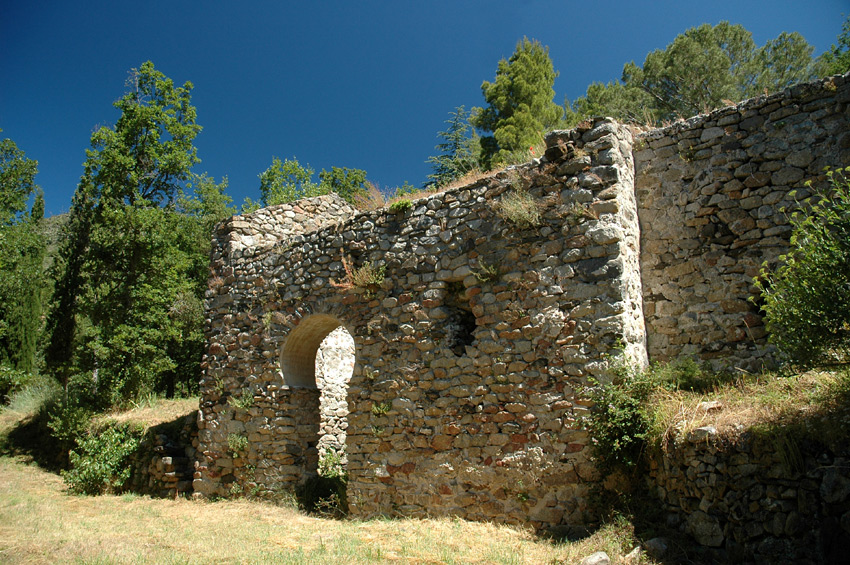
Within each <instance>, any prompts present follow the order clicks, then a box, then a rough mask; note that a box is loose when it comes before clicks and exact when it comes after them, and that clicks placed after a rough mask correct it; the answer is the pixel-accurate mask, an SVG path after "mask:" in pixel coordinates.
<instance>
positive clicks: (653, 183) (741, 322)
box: [634, 76, 850, 370]
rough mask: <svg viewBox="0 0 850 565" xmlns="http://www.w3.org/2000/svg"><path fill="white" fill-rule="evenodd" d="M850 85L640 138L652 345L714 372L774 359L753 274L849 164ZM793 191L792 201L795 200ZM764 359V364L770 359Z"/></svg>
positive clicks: (818, 87)
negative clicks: (830, 177)
mask: <svg viewBox="0 0 850 565" xmlns="http://www.w3.org/2000/svg"><path fill="white" fill-rule="evenodd" d="M848 103H850V77H848V76H836V77H831V78H827V79H823V80H820V81H816V82H814V83H807V84H801V85H798V86H794V87H792V88H790V89H788V90H785V91H783V92H780V93H777V94H773V95H771V96H761V97H758V98H754V99H752V100H749V101H746V102H743V103H741V104H740V105H738V106H730V107H728V108H722V109H720V110H716V111H714V112H712V113H710V114H708V115H702V116H697V117H694V118H691V119H690V120H687V121H685V122H681V123H677V124H674V125H672V126H670V127H667V128H664V129H660V130H655V131H651V132H648V133H644V134H642V135H640V136H638V138H637V140H636V142H635V154H634V155H635V169H636V177H635V189H636V193H637V201H638V215H639V216H640V231H641V264H640V270H641V277H642V281H643V302H644V315H645V316H646V333H647V347H648V351H649V356H650V357H651V358H652V359H653V360H657V361H664V360H669V359H673V358H676V357H678V356H683V355H684V356H694V357H697V358H699V359H702V360H705V361H710V362H711V363H712V365H714V367H715V368H716V369H721V368H728V367H730V366H733V365H734V366H739V367H743V368H746V369H749V370H758V369H759V368H760V367H761V366H762V364H763V362H765V361H767V362H769V352H770V350H769V348H768V347H767V346H766V344H767V340H766V333H765V329H764V325H763V323H762V320H761V316H760V315H759V307H758V305H757V304H754V303H752V302H750V301H749V299H750V297H752V296H756V295H757V294H758V291H757V289H756V288H755V287H754V286H753V283H752V281H753V277H755V276H757V275H758V274H759V268H760V267H761V265H762V263H763V262H764V261H767V262H769V263H774V262H775V261H776V259H777V257H778V256H779V255H780V254H781V253H784V252H785V251H786V250H787V249H788V239H789V236H790V232H791V226H790V224H789V216H790V212H791V210H792V209H793V208H794V207H795V206H796V205H797V201H798V200H803V199H805V198H806V196H808V195H809V194H810V191H809V190H808V189H807V188H806V186H805V184H806V182H808V181H812V182H813V183H814V184H815V185H816V186H823V185H824V181H825V176H824V170H823V169H824V167H827V166H829V167H840V166H846V165H848V164H850V115H848V111H847V108H848ZM792 191H796V194H792ZM766 355H768V357H767V358H765V356H766Z"/></svg>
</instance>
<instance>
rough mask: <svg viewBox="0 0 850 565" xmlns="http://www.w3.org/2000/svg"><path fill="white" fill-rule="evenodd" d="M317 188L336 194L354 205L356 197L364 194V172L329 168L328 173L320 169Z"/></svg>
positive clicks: (344, 168) (345, 168)
mask: <svg viewBox="0 0 850 565" xmlns="http://www.w3.org/2000/svg"><path fill="white" fill-rule="evenodd" d="M319 186H320V187H321V188H323V189H325V190H327V191H328V192H336V193H337V194H339V195H340V196H342V197H343V198H344V199H345V200H346V201H347V202H349V203H351V204H354V201H355V199H356V198H357V196H360V195H363V194H366V171H363V170H361V169H349V168H348V167H331V170H330V171H326V170H324V169H322V172H320V173H319Z"/></svg>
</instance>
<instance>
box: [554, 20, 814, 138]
mask: <svg viewBox="0 0 850 565" xmlns="http://www.w3.org/2000/svg"><path fill="white" fill-rule="evenodd" d="M812 51H813V48H812V46H811V45H809V44H808V43H807V42H806V40H805V39H803V37H802V36H801V35H800V34H799V33H796V32H794V33H784V32H783V33H781V34H780V35H779V36H778V37H776V38H775V39H771V40H769V41H767V42H766V43H765V45H764V46H762V47H758V46H757V45H756V44H755V42H754V41H753V38H752V34H750V32H749V31H747V30H746V29H745V28H744V27H742V26H741V25H737V24H736V25H732V24H730V23H729V22H720V23H719V24H717V25H716V26H711V25H709V24H703V25H701V26H699V27H695V28H690V29H688V30H686V31H685V32H684V33H682V34H679V35H678V36H676V38H675V39H674V40H673V42H672V43H671V44H670V45H668V46H667V47H666V48H664V49H656V50H655V51H652V52H651V53H649V54H648V55H647V56H646V59H645V60H644V63H643V66H638V65H637V64H635V63H634V62H630V63H627V64H626V65H625V66H624V68H623V74H622V79H621V81H614V82H609V83H608V84H602V83H593V84H591V85H590V86H589V87H588V89H587V93H586V94H585V96H581V97H579V98H577V99H576V100H575V102H573V103H572V104H569V103H568V104H566V119H565V122H566V124H567V125H569V126H572V125H575V124H576V123H578V122H580V121H581V120H583V119H586V118H589V117H592V116H600V115H604V116H611V117H614V118H617V119H620V120H623V121H630V122H637V123H644V124H655V123H659V122H663V121H665V120H675V119H678V118H684V117H689V116H692V115H694V114H699V113H702V112H708V111H710V110H713V109H715V108H718V107H720V106H723V105H725V104H729V103H732V102H737V101H739V100H743V99H745V98H749V97H752V96H756V95H759V94H763V93H764V92H765V91H767V92H775V91H778V90H781V89H783V88H786V87H788V86H790V85H791V84H794V83H797V82H802V81H806V80H811V79H813V78H814V77H815V76H816V74H817V65H816V64H815V61H814V60H813V59H812Z"/></svg>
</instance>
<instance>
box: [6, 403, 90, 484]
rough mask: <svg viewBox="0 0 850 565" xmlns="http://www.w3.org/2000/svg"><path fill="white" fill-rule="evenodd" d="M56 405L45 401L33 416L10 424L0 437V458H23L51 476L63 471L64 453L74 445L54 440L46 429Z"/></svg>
mask: <svg viewBox="0 0 850 565" xmlns="http://www.w3.org/2000/svg"><path fill="white" fill-rule="evenodd" d="M58 404H59V403H58V401H57V400H56V399H49V400H47V401H46V402H44V403H43V404H42V405H41V406H40V407H39V408H38V410H37V411H36V412H35V413H33V414H30V415H28V416H25V417H24V418H22V419H21V420H18V421H17V422H15V423H14V424H12V426H11V427H10V428H9V429H8V430H6V431H5V433H2V435H0V454H2V455H11V456H22V457H25V458H27V459H29V460H31V461H34V462H35V463H37V464H38V465H39V467H42V468H43V469H47V470H48V471H52V472H54V473H58V472H59V471H61V470H63V469H67V468H68V452H69V451H70V450H71V448H72V447H73V446H74V444H73V442H72V441H69V440H66V439H60V438H57V437H56V435H55V434H54V432H53V430H52V429H51V428H50V425H49V424H50V421H51V413H52V412H53V411H54V410H56V409H57V407H58Z"/></svg>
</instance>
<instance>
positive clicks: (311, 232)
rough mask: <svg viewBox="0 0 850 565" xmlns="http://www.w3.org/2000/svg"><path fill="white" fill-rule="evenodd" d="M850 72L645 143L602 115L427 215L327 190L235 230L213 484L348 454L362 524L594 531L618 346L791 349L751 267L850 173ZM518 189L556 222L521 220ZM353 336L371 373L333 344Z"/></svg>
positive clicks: (294, 481)
mask: <svg viewBox="0 0 850 565" xmlns="http://www.w3.org/2000/svg"><path fill="white" fill-rule="evenodd" d="M847 80H848V79H847V77H832V78H830V79H825V80H822V81H819V82H816V83H811V84H807V85H800V86H797V87H794V88H792V89H790V90H787V91H785V92H783V93H780V94H777V95H773V96H769V97H761V98H758V99H754V100H750V101H747V102H745V103H742V104H741V105H739V106H735V107H730V108H725V109H722V110H718V111H716V112H713V113H712V114H709V115H707V116H699V117H697V118H694V119H692V120H690V121H688V122H683V123H680V124H676V125H673V126H671V127H668V128H665V129H662V130H656V131H652V132H648V133H643V134H640V135H638V136H637V137H636V138H633V134H632V131H631V130H630V129H629V128H627V127H625V126H622V125H619V124H617V123H615V122H614V121H612V120H610V119H601V118H600V119H596V120H592V121H589V122H587V123H584V124H581V126H580V127H578V128H577V129H574V130H570V131H558V132H553V133H551V134H549V135H548V136H547V138H546V145H547V149H546V153H545V156H544V157H543V158H541V159H537V160H535V161H532V162H531V163H528V164H525V165H522V166H516V167H511V168H508V169H507V170H505V171H502V172H500V173H497V174H496V175H494V176H492V177H490V178H486V179H483V180H480V181H476V182H474V183H473V184H471V185H469V186H464V187H461V188H457V189H452V190H449V191H447V192H444V193H440V194H435V195H431V196H428V197H426V198H422V199H419V200H416V201H414V202H412V205H411V206H410V207H408V208H405V207H404V206H395V207H392V208H389V209H383V210H378V211H368V212H357V211H356V210H354V209H353V208H351V207H350V206H349V205H348V204H347V203H345V202H344V201H342V200H341V199H340V198H338V197H337V196H335V195H327V196H321V197H317V198H312V199H308V200H302V201H298V202H294V203H290V204H284V205H280V206H275V207H271V208H266V209H263V210H259V211H258V212H255V213H254V214H249V215H245V216H237V217H235V218H232V219H231V220H228V221H226V222H224V223H223V224H221V225H220V226H219V227H218V229H217V232H216V233H215V234H214V240H213V252H212V263H211V278H210V287H209V290H208V292H207V300H206V309H207V335H208V349H207V354H206V356H205V358H204V361H203V367H204V377H203V380H202V383H201V388H202V398H201V406H200V413H199V414H200V415H199V425H198V427H199V438H198V443H199V447H198V460H197V462H196V469H195V478H194V489H195V492H196V493H197V494H199V495H206V496H210V495H221V496H227V495H230V494H234V493H245V492H252V493H253V494H256V495H258V496H264V497H269V498H273V497H275V496H276V495H277V494H278V493H280V492H281V491H285V490H288V489H291V488H292V487H293V486H296V485H298V484H301V483H303V481H305V480H306V479H307V478H309V477H311V476H314V475H315V474H316V469H317V462H318V456H319V449H320V447H321V448H322V449H324V448H325V447H326V446H328V447H335V446H339V447H340V448H342V444H344V452H345V456H346V457H347V469H348V473H349V484H348V499H349V500H348V502H349V508H350V510H351V512H352V513H353V514H354V515H356V516H359V517H364V518H365V517H370V516H375V515H380V514H387V515H407V516H425V515H431V516H435V515H454V516H460V517H463V518H468V519H473V520H493V521H499V522H508V523H516V524H520V523H522V524H530V525H532V526H533V527H536V528H547V529H552V528H561V529H567V528H570V527H574V526H581V525H583V524H587V523H589V522H591V521H593V520H594V519H595V515H594V512H593V509H592V508H590V507H589V506H588V501H587V496H586V495H587V493H588V489H589V486H590V485H591V484H593V483H594V482H595V481H597V480H598V479H599V476H598V473H597V472H596V470H595V468H594V466H593V464H592V462H591V461H590V460H589V453H588V451H589V450H588V444H589V441H590V439H589V438H588V434H587V432H586V431H585V429H584V426H583V424H582V417H583V416H584V415H585V414H587V413H588V410H589V408H590V406H589V402H588V401H587V400H586V399H585V397H584V394H583V389H584V387H586V386H587V385H588V384H589V383H590V382H591V379H601V380H602V381H603V382H604V379H605V375H606V369H607V366H608V363H609V361H610V359H611V357H612V356H616V355H627V356H628V357H630V358H631V359H633V360H635V361H636V362H638V363H645V362H646V361H647V358H648V357H649V358H652V359H669V358H673V357H676V356H679V355H683V354H685V355H693V356H696V357H697V358H699V359H703V360H708V361H710V362H712V363H713V364H715V365H717V366H718V367H720V366H731V365H737V366H742V367H745V368H752V367H754V366H756V365H758V364H759V363H762V362H768V361H769V359H770V357H769V349H768V348H767V347H766V345H765V343H766V341H765V333H764V330H763V329H762V324H761V321H760V319H759V317H758V313H757V308H756V306H755V305H754V304H752V303H751V302H749V301H748V298H749V297H750V296H751V295H752V294H753V293H754V289H753V288H752V277H753V276H754V275H756V274H757V272H758V267H759V266H760V264H761V262H762V261H763V260H775V258H776V257H777V256H778V254H779V253H781V252H782V251H784V250H786V249H787V242H788V236H789V227H788V221H787V214H786V213H785V212H782V211H781V208H783V207H786V208H788V207H791V206H792V205H794V204H795V202H796V200H795V199H794V197H792V196H791V195H789V191H791V190H792V189H798V193H797V198H803V197H804V196H805V195H806V193H805V192H804V190H805V189H804V186H803V184H804V182H805V181H806V180H810V179H811V180H813V181H814V182H815V183H822V182H823V181H824V176H823V172H822V168H823V167H824V166H826V165H831V166H839V165H842V164H847V163H850V128H848V123H847V122H848V117H849V116H848V110H847V108H848V102H850V84H847ZM801 189H802V191H801ZM517 195H519V196H520V197H521V196H523V195H526V197H527V198H530V199H531V200H530V202H532V207H531V208H530V210H531V212H532V215H533V212H537V213H538V214H539V221H538V222H532V224H533V225H530V224H529V223H528V222H526V221H523V219H522V217H521V215H518V214H517V213H516V212H514V213H512V212H510V211H509V210H508V204H509V203H510V202H516V201H517V200H521V198H518V196H517ZM519 206H520V208H521V207H522V204H520V205H519ZM528 211H529V210H526V212H528ZM367 272H368V273H369V274H371V275H373V276H372V278H371V280H367V281H361V282H360V283H359V284H352V283H354V282H357V281H356V280H353V279H352V277H353V276H355V275H364V274H366V273H367ZM355 279H356V277H355ZM340 327H342V328H344V329H345V331H347V333H348V334H349V335H350V336H351V339H353V350H354V360H353V370H351V368H350V365H351V361H350V357H349V358H348V359H349V360H348V361H346V360H345V358H344V357H340V355H339V354H338V352H337V353H334V352H333V351H332V349H330V348H324V347H323V348H322V350H321V352H320V351H319V350H320V345H321V344H322V342H323V340H324V339H325V338H326V337H327V336H328V334H330V333H331V332H332V331H334V330H337V328H340ZM339 331H341V330H338V332H339ZM342 333H345V332H342ZM647 344H648V349H649V350H648V352H647ZM349 347H350V346H349ZM317 356H318V359H319V374H318V375H317V372H316V366H317ZM346 364H347V367H346ZM328 366H337V367H344V368H346V371H344V372H349V371H350V372H351V376H350V379H349V380H348V382H347V385H346V384H345V382H344V380H343V381H342V384H341V385H339V384H334V383H333V382H331V381H333V379H331V380H330V381H329V380H328V376H327V370H326V368H327V367H328ZM346 376H347V375H346ZM336 382H337V383H338V382H339V381H336ZM334 387H336V389H337V390H339V391H341V392H338V393H336V394H335V395H334V394H332V393H331V389H333V388H334ZM323 395H324V396H323ZM328 395H330V396H333V397H334V398H335V400H334V399H333V398H330V396H328ZM342 395H344V397H345V402H340V399H341V398H342ZM320 405H321V408H320Z"/></svg>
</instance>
